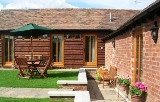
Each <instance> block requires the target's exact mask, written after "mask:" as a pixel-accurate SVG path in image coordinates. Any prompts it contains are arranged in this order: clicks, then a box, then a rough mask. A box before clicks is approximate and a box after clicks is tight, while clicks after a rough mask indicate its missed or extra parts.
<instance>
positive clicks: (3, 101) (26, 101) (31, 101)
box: [0, 97, 74, 102]
mask: <svg viewBox="0 0 160 102" xmlns="http://www.w3.org/2000/svg"><path fill="white" fill-rule="evenodd" d="M0 102H74V100H72V99H70V100H64V99H58V100H51V99H49V98H4V97H0Z"/></svg>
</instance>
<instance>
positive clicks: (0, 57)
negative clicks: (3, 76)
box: [0, 39, 2, 66]
mask: <svg viewBox="0 0 160 102" xmlns="http://www.w3.org/2000/svg"><path fill="white" fill-rule="evenodd" d="M0 66H2V39H0Z"/></svg>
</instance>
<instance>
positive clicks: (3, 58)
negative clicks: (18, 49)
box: [1, 34, 15, 67]
mask: <svg viewBox="0 0 160 102" xmlns="http://www.w3.org/2000/svg"><path fill="white" fill-rule="evenodd" d="M5 36H6V35H2V36H1V39H2V66H4V67H5V66H6V67H9V66H11V65H12V63H14V53H15V52H14V51H13V52H12V53H13V56H12V59H13V60H12V61H11V62H10V61H9V62H6V61H5ZM7 36H9V37H10V35H9V34H7ZM12 48H13V50H14V49H15V47H14V36H13V43H12Z"/></svg>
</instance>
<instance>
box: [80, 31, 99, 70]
mask: <svg viewBox="0 0 160 102" xmlns="http://www.w3.org/2000/svg"><path fill="white" fill-rule="evenodd" d="M86 36H95V52H94V53H95V62H85V44H86V42H85V37H86ZM83 48H84V50H83V52H84V55H83V67H97V52H98V51H97V35H96V34H84V35H83Z"/></svg>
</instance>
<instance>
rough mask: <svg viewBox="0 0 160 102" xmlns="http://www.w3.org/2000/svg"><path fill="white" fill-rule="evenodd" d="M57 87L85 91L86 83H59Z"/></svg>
mask: <svg viewBox="0 0 160 102" xmlns="http://www.w3.org/2000/svg"><path fill="white" fill-rule="evenodd" d="M59 88H63V89H73V90H74V91H86V90H87V84H59Z"/></svg>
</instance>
